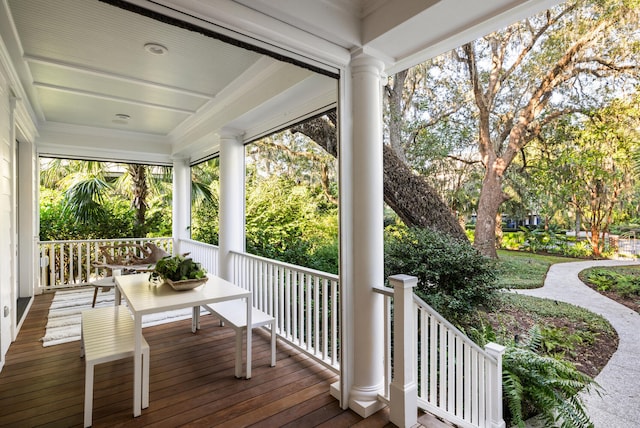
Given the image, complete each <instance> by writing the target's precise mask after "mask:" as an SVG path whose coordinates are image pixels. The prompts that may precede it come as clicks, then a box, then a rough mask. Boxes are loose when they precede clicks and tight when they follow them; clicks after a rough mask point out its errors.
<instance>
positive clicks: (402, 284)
mask: <svg viewBox="0 0 640 428" xmlns="http://www.w3.org/2000/svg"><path fill="white" fill-rule="evenodd" d="M389 284H390V285H391V286H392V287H393V320H394V322H393V338H394V340H393V380H392V381H391V386H390V387H389V401H390V402H391V409H390V414H389V420H390V421H391V422H392V423H393V424H394V425H396V426H398V427H412V426H414V425H415V424H416V423H417V422H418V386H417V385H416V375H415V373H414V369H413V361H414V357H415V353H414V349H413V342H414V338H415V337H416V335H415V327H414V318H413V289H414V287H415V286H416V285H418V278H416V277H415V276H409V275H394V276H390V277H389Z"/></svg>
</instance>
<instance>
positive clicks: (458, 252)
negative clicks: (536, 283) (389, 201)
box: [385, 228, 496, 320]
mask: <svg viewBox="0 0 640 428" xmlns="http://www.w3.org/2000/svg"><path fill="white" fill-rule="evenodd" d="M399 273H403V274H407V275H413V276H416V277H417V278H418V287H417V289H416V293H417V294H418V295H420V297H422V298H423V299H424V300H425V301H426V302H427V303H428V304H429V305H431V306H432V307H433V308H434V309H436V310H437V311H438V312H440V313H442V314H443V315H444V316H445V317H448V318H449V319H453V320H455V319H458V318H460V317H462V316H464V315H465V314H468V313H469V312H470V311H472V310H473V309H474V308H476V307H478V306H479V305H482V304H484V303H487V302H488V301H489V300H490V299H491V297H492V294H493V291H494V290H495V289H496V286H495V281H496V276H495V266H494V262H493V261H492V260H490V259H488V258H486V257H484V256H482V255H481V254H480V253H479V252H478V251H477V250H476V249H474V248H473V247H472V246H471V245H470V244H469V243H468V242H466V241H461V240H457V239H454V238H451V237H450V236H449V235H446V234H444V233H442V232H437V231H433V230H430V229H419V228H400V229H390V228H388V229H387V233H386V238H385V278H388V277H389V276H390V275H394V274H399Z"/></svg>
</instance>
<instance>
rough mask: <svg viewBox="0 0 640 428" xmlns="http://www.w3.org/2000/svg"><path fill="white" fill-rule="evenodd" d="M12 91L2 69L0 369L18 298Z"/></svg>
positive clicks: (0, 83) (0, 110)
mask: <svg viewBox="0 0 640 428" xmlns="http://www.w3.org/2000/svg"><path fill="white" fill-rule="evenodd" d="M11 117H12V114H11V108H10V92H9V85H8V83H7V79H6V78H5V76H4V74H3V73H2V69H0V368H1V367H2V366H4V357H5V354H6V352H7V350H8V349H9V345H10V344H11V340H12V320H13V318H14V314H13V311H14V310H15V299H14V298H13V288H14V282H15V252H16V247H15V236H16V231H15V221H14V218H15V213H14V209H15V206H14V192H13V187H14V179H13V171H14V163H13V162H14V158H15V146H14V142H13V132H12V129H13V127H12V125H11V122H12V119H11Z"/></svg>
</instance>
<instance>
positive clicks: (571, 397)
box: [502, 327, 599, 428]
mask: <svg viewBox="0 0 640 428" xmlns="http://www.w3.org/2000/svg"><path fill="white" fill-rule="evenodd" d="M542 343H543V338H542V334H541V332H540V329H539V328H537V327H534V328H532V329H531V330H530V332H529V340H528V342H527V343H524V344H522V345H512V346H508V347H507V349H506V351H505V354H504V356H503V359H502V375H503V396H504V399H505V401H506V409H508V417H507V418H506V419H508V420H509V421H510V424H511V425H517V426H518V427H524V426H525V425H524V421H525V419H526V416H527V415H529V414H538V413H539V414H540V415H541V416H542V418H543V419H544V421H545V426H560V427H562V428H565V427H566V428H569V427H593V424H592V423H591V421H590V420H589V417H588V415H587V414H586V412H585V409H584V407H583V403H582V400H581V398H580V396H579V395H578V393H579V392H580V391H581V390H582V389H586V390H590V389H592V388H595V389H596V391H597V388H599V386H598V385H597V384H596V383H595V382H594V381H593V379H591V378H590V377H589V376H587V375H585V374H582V373H580V372H579V371H578V370H576V368H575V366H573V365H572V364H570V363H568V362H566V361H563V360H558V359H556V358H552V357H547V356H543V355H540V354H539V353H538V352H537V351H538V350H539V349H540V347H541V344H542ZM511 425H510V426H511Z"/></svg>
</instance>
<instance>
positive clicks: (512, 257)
mask: <svg viewBox="0 0 640 428" xmlns="http://www.w3.org/2000/svg"><path fill="white" fill-rule="evenodd" d="M577 261H583V260H581V259H573V258H570V257H560V256H552V255H546V254H533V253H528V252H523V251H508V250H499V251H498V282H497V284H498V286H500V287H501V288H538V287H542V285H543V284H544V280H545V278H546V276H547V271H548V270H549V266H551V265H552V264H554V263H567V262H577Z"/></svg>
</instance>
